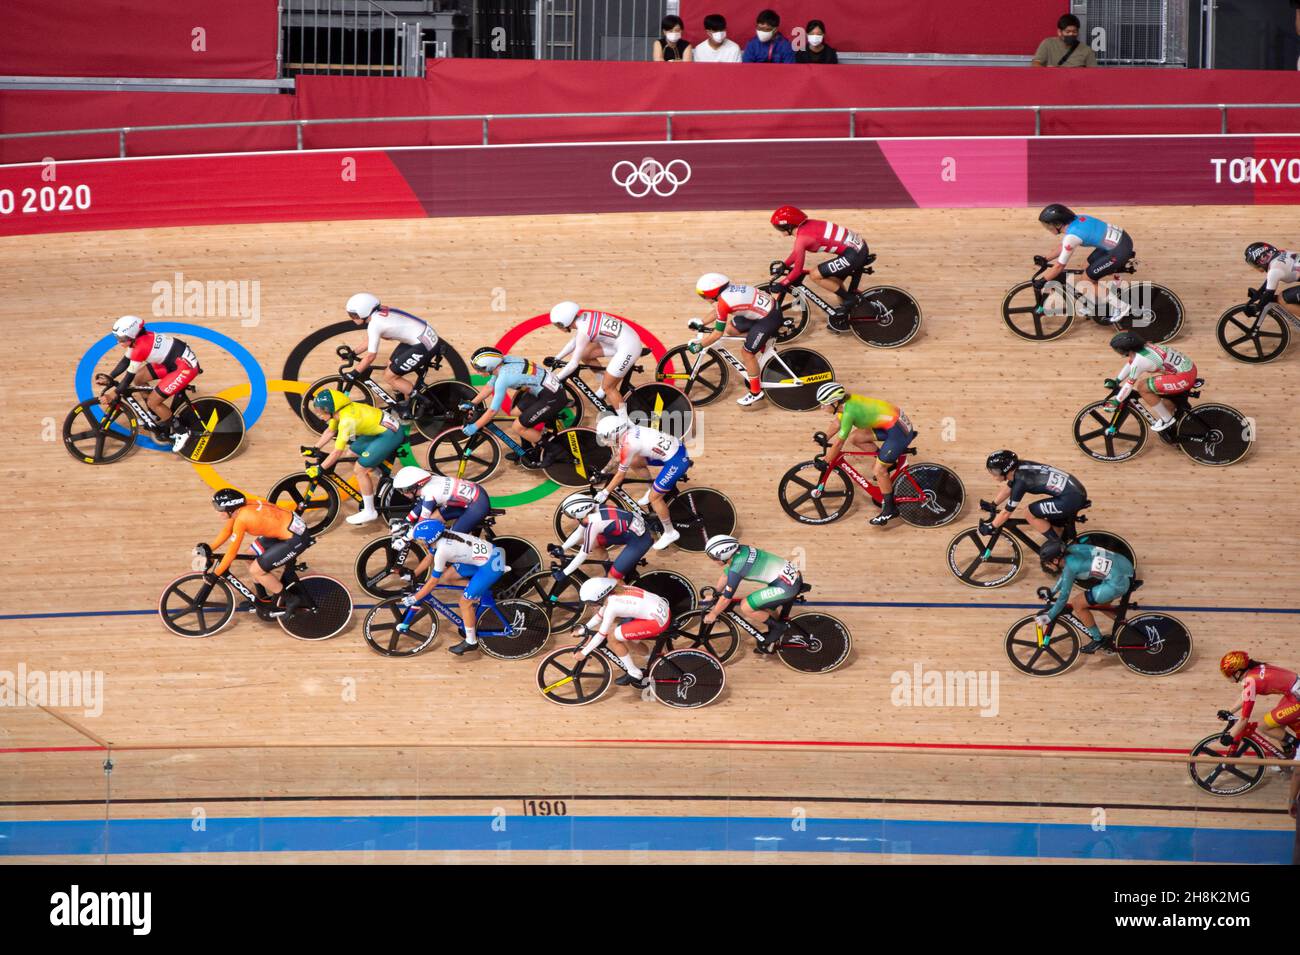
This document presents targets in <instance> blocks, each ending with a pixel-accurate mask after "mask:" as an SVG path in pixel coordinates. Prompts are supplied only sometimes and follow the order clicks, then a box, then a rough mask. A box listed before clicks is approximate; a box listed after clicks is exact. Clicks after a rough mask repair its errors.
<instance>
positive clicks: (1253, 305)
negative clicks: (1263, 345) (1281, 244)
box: [1246, 242, 1300, 318]
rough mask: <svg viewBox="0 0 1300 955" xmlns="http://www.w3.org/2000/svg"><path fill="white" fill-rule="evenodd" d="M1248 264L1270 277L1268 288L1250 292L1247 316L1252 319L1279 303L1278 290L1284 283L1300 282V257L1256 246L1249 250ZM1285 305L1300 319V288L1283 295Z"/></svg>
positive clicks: (1253, 245)
mask: <svg viewBox="0 0 1300 955" xmlns="http://www.w3.org/2000/svg"><path fill="white" fill-rule="evenodd" d="M1246 264H1247V265H1249V266H1250V267H1251V268H1254V269H1258V270H1259V271H1261V272H1264V273H1266V274H1265V276H1264V284H1263V285H1261V286H1260V287H1259V288H1257V289H1250V290H1249V293H1250V302H1249V303H1248V304H1247V305H1246V314H1247V315H1249V316H1250V317H1251V318H1254V317H1255V316H1256V315H1258V314H1259V313H1260V312H1262V311H1263V310H1264V307H1265V306H1267V305H1268V304H1269V303H1270V302H1273V301H1275V300H1276V299H1277V289H1278V286H1279V285H1281V284H1282V283H1283V282H1300V254H1297V253H1295V252H1287V251H1284V250H1283V249H1279V248H1277V247H1276V246H1272V245H1269V244H1268V243H1267V242H1252V243H1251V244H1250V245H1248V246H1246ZM1281 305H1282V307H1283V308H1285V309H1286V310H1287V311H1288V312H1290V313H1291V314H1292V315H1295V316H1297V317H1300V285H1293V286H1291V287H1290V288H1289V289H1287V290H1286V291H1285V292H1283V293H1282V302H1281Z"/></svg>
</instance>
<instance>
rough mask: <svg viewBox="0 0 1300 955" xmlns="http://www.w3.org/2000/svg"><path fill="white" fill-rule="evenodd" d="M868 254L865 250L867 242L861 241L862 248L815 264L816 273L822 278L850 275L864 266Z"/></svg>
mask: <svg viewBox="0 0 1300 955" xmlns="http://www.w3.org/2000/svg"><path fill="white" fill-rule="evenodd" d="M870 254H871V253H870V252H869V251H868V250H867V243H865V242H863V243H862V248H860V249H858V250H857V251H856V252H855V251H852V250H850V251H848V252H845V253H844V254H843V255H841V256H838V257H836V258H834V259H828V260H827V261H825V262H823V263H822V264H821V265H819V266H817V274H818V275H820V276H821V277H822V278H824V279H837V278H842V277H845V276H849V275H852V274H853V273H854V272H856V271H857V270H859V269H861V268H865V267H866V264H867V258H868V257H869V256H870Z"/></svg>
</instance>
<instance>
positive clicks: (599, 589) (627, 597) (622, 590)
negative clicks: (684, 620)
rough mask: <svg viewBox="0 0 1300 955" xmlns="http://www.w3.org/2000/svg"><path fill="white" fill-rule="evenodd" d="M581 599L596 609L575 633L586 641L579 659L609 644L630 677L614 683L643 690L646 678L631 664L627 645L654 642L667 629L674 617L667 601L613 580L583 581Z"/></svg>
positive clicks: (580, 650)
mask: <svg viewBox="0 0 1300 955" xmlns="http://www.w3.org/2000/svg"><path fill="white" fill-rule="evenodd" d="M578 598H579V599H580V600H581V601H582V602H583V603H585V604H589V605H593V606H595V608H596V612H595V613H593V614H592V615H591V617H590V619H588V620H587V622H586V623H583V624H580V625H579V626H578V628H577V629H576V630H575V631H574V634H575V635H576V636H577V637H578V639H579V640H583V641H584V642H583V644H582V646H581V647H579V648H578V656H579V657H586V656H589V655H590V654H591V653H592V651H594V650H595V649H596V648H597V647H598V646H600V645H601V643H603V642H604V641H605V640H608V641H609V646H610V649H612V650H613V651H614V652H615V653H616V654H618V658H619V660H620V661H622V663H623V666H625V667H626V668H627V674H626V675H624V676H621V677H619V678H618V679H617V680H615V681H614V682H615V683H617V684H618V685H619V686H635V687H637V688H641V687H643V686H644V683H643V680H644V678H645V674H644V673H642V671H641V668H640V667H639V666H637V665H636V663H635V662H634V661H633V660H632V651H631V649H630V648H629V647H628V645H627V644H626V643H625V642H624V641H625V640H652V639H654V638H655V637H657V636H659V634H661V633H663V632H664V631H665V630H666V629H668V621H669V618H670V616H671V615H670V613H669V608H668V601H667V600H664V598H663V597H660V596H659V595H658V594H652V593H650V592H649V591H647V590H642V589H641V588H640V587H628V586H622V587H620V586H619V582H618V581H617V580H615V579H614V578H613V577H592V578H591V579H590V580H584V581H583V582H582V586H581V587H580V588H579V589H578ZM588 634H590V636H589V637H588Z"/></svg>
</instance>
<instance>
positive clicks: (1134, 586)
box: [1128, 580, 1146, 594]
mask: <svg viewBox="0 0 1300 955" xmlns="http://www.w3.org/2000/svg"><path fill="white" fill-rule="evenodd" d="M1144 583H1146V581H1145V580H1134V581H1133V582H1132V583H1131V584H1129V585H1128V592H1129V593H1131V594H1132V593H1137V591H1138V590H1139V589H1140V588H1141V586H1142V585H1143V584H1144Z"/></svg>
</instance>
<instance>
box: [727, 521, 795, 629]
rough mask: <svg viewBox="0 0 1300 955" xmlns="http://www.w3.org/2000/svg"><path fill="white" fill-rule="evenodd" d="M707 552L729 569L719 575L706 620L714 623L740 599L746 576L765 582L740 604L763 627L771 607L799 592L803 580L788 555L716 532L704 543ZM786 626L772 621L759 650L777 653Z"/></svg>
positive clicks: (757, 625) (756, 581) (746, 613)
mask: <svg viewBox="0 0 1300 955" xmlns="http://www.w3.org/2000/svg"><path fill="white" fill-rule="evenodd" d="M704 552H705V553H706V554H708V555H709V557H710V558H711V559H713V560H715V561H717V562H718V563H719V564H724V565H725V566H726V569H725V570H724V571H723V572H722V576H721V577H719V578H718V587H717V589H718V597H717V600H716V601H714V604H713V607H712V608H711V609H710V610H709V612H708V613H707V614H705V615H704V622H705V623H708V624H711V623H713V622H714V621H716V620H717V619H718V617H720V616H722V613H723V611H725V610H726V609H727V608H728V607H730V606H731V605H732V603H734V602H735V601H736V599H737V597H736V589H737V588H738V587H739V586H740V582H741V581H742V580H752V581H754V582H755V583H759V584H762V585H763V586H762V587H760V588H759V589H758V590H755V591H754V592H753V593H751V594H750V595H749V596H748V597H746V598H745V599H744V601H742V602H741V603H740V604H739V606H738V607H737V608H736V609H737V610H739V611H740V615H741V616H742V617H744V618H745V619H746V620H748V621H749V622H750V623H752V624H753V625H754V627H755V628H757V629H760V630H763V629H764V625H765V624H767V623H768V621H769V618H770V617H771V611H770V610H768V609H766V608H768V607H774V606H778V605H780V604H782V603H785V602H786V601H787V600H790V599H791V598H792V597H797V596H798V595H799V585H800V584H801V583H803V578H802V577H801V576H800V574H799V571H798V569H797V568H796V567H795V566H794V564H792V563H790V562H789V561H788V560H786V559H785V558H784V557H778V556H777V555H776V554H770V553H768V552H767V551H765V550H759V549H758V548H757V547H750V546H749V545H746V544H741V543H740V541H738V540H736V538H734V537H732V536H730V535H729V534H715V535H713V536H712V537H710V538H709V539H708V541H707V542H706V543H705V545H704ZM784 629H785V628H784V627H783V626H779V625H778V624H777V623H776V621H772V623H771V625H770V626H767V627H766V630H765V632H764V635H763V636H762V637H760V638H759V641H758V651H759V652H760V653H773V652H775V650H776V646H777V643H778V641H779V639H780V637H781V632H782V631H783V630H784Z"/></svg>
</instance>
